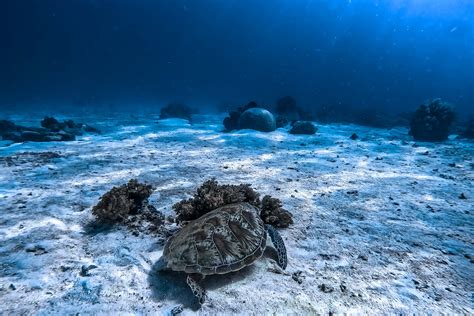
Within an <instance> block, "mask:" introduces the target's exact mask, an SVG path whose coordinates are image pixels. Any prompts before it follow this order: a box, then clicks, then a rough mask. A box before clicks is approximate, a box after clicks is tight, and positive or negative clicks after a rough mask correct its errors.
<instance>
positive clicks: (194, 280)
mask: <svg viewBox="0 0 474 316" xmlns="http://www.w3.org/2000/svg"><path fill="white" fill-rule="evenodd" d="M202 279H204V276H203V275H201V274H188V277H187V278H186V283H188V285H189V287H190V288H191V291H193V294H194V296H196V298H197V299H198V301H199V304H201V305H202V304H204V301H205V300H206V291H205V290H204V288H203V287H202V286H201V285H200V284H199V281H201V280H202Z"/></svg>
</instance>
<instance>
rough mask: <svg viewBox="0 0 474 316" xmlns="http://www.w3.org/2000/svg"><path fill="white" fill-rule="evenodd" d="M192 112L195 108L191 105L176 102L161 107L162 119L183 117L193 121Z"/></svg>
mask: <svg viewBox="0 0 474 316" xmlns="http://www.w3.org/2000/svg"><path fill="white" fill-rule="evenodd" d="M192 114H193V110H192V109H191V108H190V107H189V106H187V105H186V104H182V103H176V102H174V103H170V104H168V105H166V106H164V107H162V108H161V110H160V119H167V118H182V119H185V120H188V121H191V116H192Z"/></svg>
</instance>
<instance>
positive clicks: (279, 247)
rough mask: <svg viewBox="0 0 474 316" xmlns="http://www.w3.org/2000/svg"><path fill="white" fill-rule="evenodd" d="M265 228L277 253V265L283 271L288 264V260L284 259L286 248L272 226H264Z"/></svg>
mask: <svg viewBox="0 0 474 316" xmlns="http://www.w3.org/2000/svg"><path fill="white" fill-rule="evenodd" d="M265 228H266V229H267V233H268V235H269V236H270V239H271V240H272V243H273V246H274V247H275V249H276V251H277V255H278V265H279V266H280V267H281V268H282V269H283V270H284V269H286V265H287V264H288V258H287V257H286V247H285V243H284V242H283V238H281V236H280V234H279V233H278V232H277V230H276V229H275V228H274V227H273V226H272V225H265Z"/></svg>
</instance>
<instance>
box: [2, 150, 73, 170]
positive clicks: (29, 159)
mask: <svg viewBox="0 0 474 316" xmlns="http://www.w3.org/2000/svg"><path fill="white" fill-rule="evenodd" d="M63 157H64V156H62V155H61V154H59V153H57V152H51V151H45V152H30V151H26V152H22V153H17V154H14V155H11V156H6V157H0V166H1V165H5V166H6V167H11V166H19V165H22V164H27V163H31V164H35V165H43V164H46V163H50V162H51V161H53V160H54V159H58V158H63Z"/></svg>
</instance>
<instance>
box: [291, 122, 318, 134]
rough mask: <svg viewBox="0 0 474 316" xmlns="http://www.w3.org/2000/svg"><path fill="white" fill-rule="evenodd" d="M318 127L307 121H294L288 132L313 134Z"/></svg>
mask: <svg viewBox="0 0 474 316" xmlns="http://www.w3.org/2000/svg"><path fill="white" fill-rule="evenodd" d="M317 131H318V128H317V127H316V126H314V124H313V123H312V122H309V121H296V122H294V123H293V124H292V125H291V129H290V132H289V133H290V134H302V135H313V134H315V133H316V132H317Z"/></svg>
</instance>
